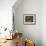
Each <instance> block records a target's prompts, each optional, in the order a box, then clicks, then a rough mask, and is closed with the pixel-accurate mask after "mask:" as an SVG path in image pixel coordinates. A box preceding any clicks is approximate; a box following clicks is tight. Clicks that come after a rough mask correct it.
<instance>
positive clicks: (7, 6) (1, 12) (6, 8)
mask: <svg viewBox="0 0 46 46" xmlns="http://www.w3.org/2000/svg"><path fill="white" fill-rule="evenodd" d="M15 2H16V0H0V27H7V28H9V29H12V6H13V4H14V3H15Z"/></svg>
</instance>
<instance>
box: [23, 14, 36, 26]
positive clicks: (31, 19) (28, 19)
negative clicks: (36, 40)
mask: <svg viewBox="0 0 46 46" xmlns="http://www.w3.org/2000/svg"><path fill="white" fill-rule="evenodd" d="M23 18H24V19H23V21H24V22H23V23H24V24H28V25H29V24H31V25H32V24H36V14H24V17H23Z"/></svg>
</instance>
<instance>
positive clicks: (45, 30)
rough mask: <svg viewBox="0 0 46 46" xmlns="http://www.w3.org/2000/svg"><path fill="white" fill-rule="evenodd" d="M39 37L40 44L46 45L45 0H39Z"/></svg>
mask: <svg viewBox="0 0 46 46" xmlns="http://www.w3.org/2000/svg"><path fill="white" fill-rule="evenodd" d="M41 38H42V39H41V40H42V46H46V0H42V1H41Z"/></svg>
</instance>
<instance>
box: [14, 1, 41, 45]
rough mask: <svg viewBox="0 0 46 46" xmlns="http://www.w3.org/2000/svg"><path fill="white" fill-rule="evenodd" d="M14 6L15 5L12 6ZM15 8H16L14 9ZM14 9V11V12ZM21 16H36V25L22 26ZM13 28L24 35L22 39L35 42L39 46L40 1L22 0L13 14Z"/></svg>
mask: <svg viewBox="0 0 46 46" xmlns="http://www.w3.org/2000/svg"><path fill="white" fill-rule="evenodd" d="M14 6H15V5H14ZM15 8H16V7H15ZM15 8H14V10H15ZM23 14H36V25H24V24H23ZM14 15H15V28H16V29H17V30H18V31H19V32H22V33H23V34H24V37H25V38H26V37H27V38H28V39H32V40H34V41H35V43H36V46H41V45H40V44H41V28H40V16H41V1H40V0H23V2H22V3H21V5H19V7H17V10H15V12H14Z"/></svg>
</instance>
